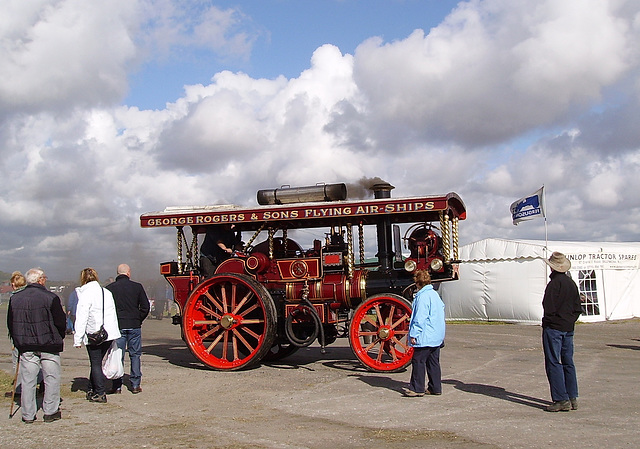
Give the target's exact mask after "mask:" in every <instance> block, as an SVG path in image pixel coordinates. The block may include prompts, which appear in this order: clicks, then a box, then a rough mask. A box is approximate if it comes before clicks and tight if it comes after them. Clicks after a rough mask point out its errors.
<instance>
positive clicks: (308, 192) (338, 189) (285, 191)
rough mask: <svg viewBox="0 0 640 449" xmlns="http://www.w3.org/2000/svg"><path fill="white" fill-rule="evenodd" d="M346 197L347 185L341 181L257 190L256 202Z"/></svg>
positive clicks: (311, 200) (289, 201)
mask: <svg viewBox="0 0 640 449" xmlns="http://www.w3.org/2000/svg"><path fill="white" fill-rule="evenodd" d="M346 198H347V186H346V184H343V183H340V184H320V185H315V186H306V187H282V188H280V189H265V190H258V204H261V205H268V204H291V203H310V202H318V201H341V200H345V199H346Z"/></svg>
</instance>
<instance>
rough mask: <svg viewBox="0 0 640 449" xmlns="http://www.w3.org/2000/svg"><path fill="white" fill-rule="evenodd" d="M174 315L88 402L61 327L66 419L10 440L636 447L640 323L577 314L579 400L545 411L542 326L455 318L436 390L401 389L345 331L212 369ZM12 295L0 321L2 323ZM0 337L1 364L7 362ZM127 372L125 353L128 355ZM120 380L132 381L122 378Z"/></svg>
mask: <svg viewBox="0 0 640 449" xmlns="http://www.w3.org/2000/svg"><path fill="white" fill-rule="evenodd" d="M170 321H171V320H170V319H168V318H165V319H162V320H152V319H148V320H147V321H146V322H145V323H144V326H143V344H144V354H143V362H142V368H143V381H142V387H143V390H144V391H143V392H142V393H140V394H138V395H133V394H131V393H130V391H128V390H126V391H123V393H122V394H121V395H114V396H109V401H108V403H107V404H94V403H89V402H88V401H86V400H85V399H84V390H85V388H86V383H87V375H88V372H89V362H88V359H87V354H86V351H85V349H84V348H82V349H76V348H73V347H72V340H71V338H70V337H67V339H66V342H65V344H66V350H65V352H64V353H63V356H62V360H63V361H62V364H63V387H62V396H63V398H64V402H63V404H62V407H61V410H62V420H60V421H56V422H54V423H44V422H43V421H42V411H39V412H38V421H36V422H35V423H34V424H29V425H28V424H24V423H22V422H21V420H20V411H18V413H17V414H16V415H15V416H14V417H13V418H12V419H9V418H8V412H9V408H10V405H11V404H10V400H9V399H4V402H3V404H4V406H5V407H6V408H5V418H3V421H4V422H3V425H2V426H0V447H2V448H20V449H26V448H56V449H63V448H74V449H76V448H78V447H90V448H103V447H108V448H110V449H118V448H131V447H142V448H287V449H288V448H326V447H340V448H367V449H376V448H398V449H405V448H406V449H413V448H427V449H428V448H443V449H452V448H465V449H466V448H531V447H540V448H542V447H581V448H585V447H593V448H602V447H607V448H609V449H611V448H623V447H624V448H626V447H629V448H631V447H637V441H638V439H639V438H640V430H639V429H640V426H639V424H640V420H639V413H640V410H639V407H638V404H640V401H639V399H640V398H639V396H640V390H639V389H638V381H639V380H640V379H639V377H640V352H639V350H640V321H638V320H630V321H622V322H611V323H597V324H581V325H579V326H578V327H577V331H576V364H577V369H578V377H579V383H580V408H579V410H577V411H572V412H565V413H548V412H545V411H544V407H545V406H546V405H548V404H549V403H550V402H549V392H548V384H547V382H546V378H545V375H544V368H543V356H542V349H541V344H540V328H539V327H538V326H524V325H486V324H449V325H448V327H447V345H446V347H445V348H444V349H443V351H442V360H441V361H442V368H443V370H442V371H443V383H444V392H443V395H442V396H438V397H429V396H425V397H422V398H405V397H403V396H402V395H401V394H400V393H399V390H400V388H401V387H402V386H405V385H406V383H407V382H408V379H409V374H410V373H409V371H404V372H401V373H394V374H380V373H372V372H368V371H366V370H365V369H363V368H362V367H361V366H360V365H359V364H358V363H357V361H356V360H355V357H354V356H353V354H352V353H351V350H350V348H349V345H348V342H347V341H346V340H345V339H340V340H338V342H336V343H334V344H333V345H331V346H329V347H328V348H327V353H326V354H321V353H320V348H319V347H318V346H316V345H312V346H311V347H309V348H305V349H301V350H300V351H298V352H297V353H295V354H294V355H292V356H291V357H289V358H287V359H285V360H282V361H280V362H278V363H277V364H270V365H262V366H259V367H257V368H255V369H251V370H248V371H239V372H216V371H211V370H209V369H206V368H205V367H204V366H203V365H201V364H200V363H199V362H198V361H197V360H196V359H195V358H194V357H193V356H192V355H191V353H190V352H189V351H188V349H187V348H186V347H185V345H184V344H183V343H182V340H181V339H180V333H179V328H178V327H177V326H173V325H171V323H170ZM5 323H6V307H3V308H2V309H0V332H3V333H4V335H6V324H5ZM10 349H11V348H10V344H9V341H8V339H6V338H5V339H2V342H0V369H2V370H4V371H5V372H6V373H10V371H11V357H10ZM125 370H128V362H127V363H126V364H125ZM125 383H126V380H125Z"/></svg>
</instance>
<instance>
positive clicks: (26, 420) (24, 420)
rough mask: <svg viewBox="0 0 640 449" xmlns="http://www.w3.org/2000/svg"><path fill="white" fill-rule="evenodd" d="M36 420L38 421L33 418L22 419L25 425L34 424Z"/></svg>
mask: <svg viewBox="0 0 640 449" xmlns="http://www.w3.org/2000/svg"><path fill="white" fill-rule="evenodd" d="M35 420H36V419H35V418H33V419H24V418H22V422H23V423H25V424H33V422H34V421H35Z"/></svg>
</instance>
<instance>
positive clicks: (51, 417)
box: [44, 410, 62, 422]
mask: <svg viewBox="0 0 640 449" xmlns="http://www.w3.org/2000/svg"><path fill="white" fill-rule="evenodd" d="M61 418H62V413H61V412H60V410H58V411H57V412H55V413H54V414H52V415H44V422H54V421H57V420H59V419H61Z"/></svg>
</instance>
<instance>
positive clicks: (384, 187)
mask: <svg viewBox="0 0 640 449" xmlns="http://www.w3.org/2000/svg"><path fill="white" fill-rule="evenodd" d="M370 189H371V190H373V197H374V198H375V199H377V200H380V199H383V198H391V191H392V190H393V189H395V187H394V186H392V185H391V184H389V183H388V182H379V183H376V184H374V185H372V186H371V187H370Z"/></svg>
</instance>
